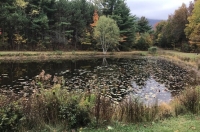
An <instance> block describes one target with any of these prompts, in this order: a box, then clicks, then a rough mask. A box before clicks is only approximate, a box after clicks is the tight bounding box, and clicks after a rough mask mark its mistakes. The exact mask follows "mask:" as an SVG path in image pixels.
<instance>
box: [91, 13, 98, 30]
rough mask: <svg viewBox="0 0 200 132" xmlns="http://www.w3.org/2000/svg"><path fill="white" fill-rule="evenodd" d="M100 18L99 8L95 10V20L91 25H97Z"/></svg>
mask: <svg viewBox="0 0 200 132" xmlns="http://www.w3.org/2000/svg"><path fill="white" fill-rule="evenodd" d="M98 20H99V15H98V13H97V10H95V11H94V15H93V22H94V23H92V24H90V25H91V27H96V25H97V21H98Z"/></svg>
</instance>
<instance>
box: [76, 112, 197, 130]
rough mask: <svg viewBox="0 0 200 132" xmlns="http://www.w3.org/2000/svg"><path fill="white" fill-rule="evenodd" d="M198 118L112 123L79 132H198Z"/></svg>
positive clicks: (192, 116)
mask: <svg viewBox="0 0 200 132" xmlns="http://www.w3.org/2000/svg"><path fill="white" fill-rule="evenodd" d="M199 124H200V116H194V115H184V116H178V117H171V118H169V119H164V120H160V121H158V122H148V123H137V124H122V123H118V122H116V123H114V124H112V125H110V126H105V127H103V128H99V129H89V128H83V129H80V131H81V132H199V131H200V125H199Z"/></svg>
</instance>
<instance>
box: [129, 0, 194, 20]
mask: <svg viewBox="0 0 200 132" xmlns="http://www.w3.org/2000/svg"><path fill="white" fill-rule="evenodd" d="M190 1H191V0H126V3H127V5H128V7H129V8H130V10H131V13H132V15H136V16H138V17H141V16H145V17H146V18H151V19H162V20H166V19H167V18H168V15H170V14H173V13H174V11H175V10H176V9H178V8H179V7H180V6H181V5H182V3H185V4H186V5H189V2H190Z"/></svg>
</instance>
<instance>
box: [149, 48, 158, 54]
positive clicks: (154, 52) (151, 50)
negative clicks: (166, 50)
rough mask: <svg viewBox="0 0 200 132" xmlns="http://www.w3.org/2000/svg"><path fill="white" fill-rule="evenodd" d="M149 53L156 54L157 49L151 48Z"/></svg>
mask: <svg viewBox="0 0 200 132" xmlns="http://www.w3.org/2000/svg"><path fill="white" fill-rule="evenodd" d="M148 52H149V53H150V54H156V53H157V47H150V48H149V49H148Z"/></svg>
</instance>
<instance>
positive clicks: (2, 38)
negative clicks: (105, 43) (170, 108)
mask: <svg viewBox="0 0 200 132" xmlns="http://www.w3.org/2000/svg"><path fill="white" fill-rule="evenodd" d="M95 12H97V14H98V16H97V17H99V16H105V17H107V18H110V19H113V20H114V21H115V22H116V24H117V26H118V28H119V39H118V40H119V41H118V44H117V45H112V46H111V48H110V49H111V50H132V49H142V50H143V49H144V50H146V49H147V48H148V47H149V46H150V45H152V42H153V41H152V39H151V38H152V37H151V36H152V29H151V27H150V26H149V25H148V20H147V19H146V18H145V17H141V18H138V17H137V16H135V15H131V13H130V9H129V7H128V6H127V4H126V2H125V0H1V2H0V50H40V51H41V50H77V49H78V50H84V49H92V50H97V49H99V45H98V41H97V40H96V38H95V33H94V28H95V25H93V26H92V24H93V23H94V20H93V18H94V15H95Z"/></svg>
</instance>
